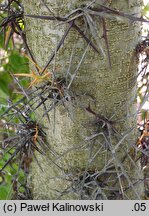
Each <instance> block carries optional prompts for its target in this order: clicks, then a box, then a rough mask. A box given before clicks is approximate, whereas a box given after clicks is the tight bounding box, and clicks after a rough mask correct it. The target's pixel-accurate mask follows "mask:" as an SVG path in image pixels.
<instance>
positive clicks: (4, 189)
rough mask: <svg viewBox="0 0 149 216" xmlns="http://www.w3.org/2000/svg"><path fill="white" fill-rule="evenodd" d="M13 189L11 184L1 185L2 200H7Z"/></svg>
mask: <svg viewBox="0 0 149 216" xmlns="http://www.w3.org/2000/svg"><path fill="white" fill-rule="evenodd" d="M10 190H11V185H0V200H7V199H8V198H9V197H8V196H9V193H10Z"/></svg>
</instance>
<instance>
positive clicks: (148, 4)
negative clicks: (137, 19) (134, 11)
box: [143, 3, 149, 15]
mask: <svg viewBox="0 0 149 216" xmlns="http://www.w3.org/2000/svg"><path fill="white" fill-rule="evenodd" d="M147 12H149V3H147V5H146V6H145V7H144V8H143V14H144V15H146V13H147Z"/></svg>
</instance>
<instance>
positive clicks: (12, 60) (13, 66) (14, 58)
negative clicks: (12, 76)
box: [4, 51, 29, 73]
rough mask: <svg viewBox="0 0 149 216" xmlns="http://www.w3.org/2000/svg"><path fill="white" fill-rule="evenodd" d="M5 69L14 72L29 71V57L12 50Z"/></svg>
mask: <svg viewBox="0 0 149 216" xmlns="http://www.w3.org/2000/svg"><path fill="white" fill-rule="evenodd" d="M4 69H5V70H6V71H9V72H12V73H28V72H29V66H28V59H27V58H26V57H24V56H22V55H20V54H19V53H18V52H17V51H12V52H11V54H10V56H9V63H8V64H7V65H5V66H4Z"/></svg>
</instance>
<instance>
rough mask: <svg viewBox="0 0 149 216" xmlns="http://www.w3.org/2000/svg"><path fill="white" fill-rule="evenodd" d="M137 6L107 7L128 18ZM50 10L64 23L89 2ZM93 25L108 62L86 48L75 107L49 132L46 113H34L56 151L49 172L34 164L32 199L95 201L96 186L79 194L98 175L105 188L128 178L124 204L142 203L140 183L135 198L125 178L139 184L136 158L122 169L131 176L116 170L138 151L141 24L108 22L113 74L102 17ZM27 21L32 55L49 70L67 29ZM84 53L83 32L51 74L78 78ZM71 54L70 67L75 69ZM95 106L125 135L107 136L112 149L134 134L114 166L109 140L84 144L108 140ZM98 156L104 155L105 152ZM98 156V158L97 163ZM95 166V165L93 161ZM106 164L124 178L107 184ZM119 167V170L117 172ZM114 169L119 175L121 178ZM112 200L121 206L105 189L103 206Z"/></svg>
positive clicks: (36, 4)
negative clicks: (133, 149)
mask: <svg viewBox="0 0 149 216" xmlns="http://www.w3.org/2000/svg"><path fill="white" fill-rule="evenodd" d="M135 2H136V3H137V4H135V5H134V1H132V2H131V1H129V4H128V1H123V2H122V1H109V4H110V7H113V8H116V9H120V10H122V9H124V11H125V12H127V11H128V12H129V13H132V14H134V12H136V10H137V11H139V8H140V1H135ZM46 3H47V5H48V7H49V8H50V9H51V10H52V11H53V13H54V14H55V15H59V16H65V15H66V14H68V13H70V12H71V11H72V10H73V9H76V8H81V7H82V5H83V6H84V4H85V5H86V4H87V3H90V1H79V0H78V1H70V0H63V1H60V0H57V1H55V0H50V1H48V0H47V1H46ZM130 3H131V4H130ZM23 4H24V9H25V14H38V15H43V14H44V15H49V12H48V11H47V9H46V7H45V6H44V4H43V3H42V1H40V0H38V1H35V0H33V1H29V0H24V1H23ZM59 6H60V7H59ZM93 20H94V22H96V25H97V26H98V28H99V30H98V34H99V37H100V40H101V44H102V46H103V49H104V50H105V53H106V57H105V58H104V57H103V56H101V55H98V54H97V53H95V51H94V50H93V49H92V48H91V47H90V46H88V51H87V53H86V55H85V58H84V61H83V63H82V65H81V66H80V69H79V71H78V74H77V76H76V78H75V80H74V82H73V83H72V85H71V88H70V90H71V92H72V94H73V97H74V98H75V100H71V101H66V102H65V106H66V107H67V108H68V110H66V108H65V107H64V106H63V105H58V106H57V107H56V108H55V112H54V111H51V112H49V115H50V119H51V125H49V122H48V120H47V119H46V117H44V118H42V113H43V112H44V111H43V107H40V108H39V109H38V110H36V116H37V117H38V119H39V121H40V123H41V124H43V125H44V127H45V128H48V130H47V131H46V132H47V140H48V143H49V147H50V150H49V152H47V155H46V157H42V156H40V155H37V158H38V160H39V162H40V164H41V166H42V168H43V171H41V170H40V168H39V167H38V165H37V164H36V162H34V163H33V165H32V169H31V174H30V182H31V183H30V184H31V187H32V193H33V198H34V199H57V198H59V199H95V198H97V197H95V194H96V193H94V192H93V191H94V190H95V188H96V189H97V182H96V184H95V187H93V189H92V192H89V194H88V196H87V194H86V192H82V191H83V189H82V191H81V185H80V184H81V183H80V182H81V181H82V179H81V178H83V177H82V176H83V173H85V172H89V173H96V172H97V171H98V172H99V178H98V181H99V182H98V183H101V182H100V181H103V182H104V181H105V179H106V178H107V177H109V178H111V179H110V181H111V182H113V181H114V178H115V176H117V175H119V174H121V175H122V179H121V181H122V182H123V184H124V185H123V187H124V188H125V189H126V188H128V189H127V190H126V191H123V193H124V195H123V196H122V197H121V196H118V198H123V199H127V198H128V197H129V198H130V199H138V198H139V197H141V194H142V188H143V187H142V184H141V183H139V181H138V183H136V185H134V188H135V190H136V191H134V190H133V189H132V188H131V186H130V182H129V179H127V177H126V176H129V178H130V179H131V178H132V176H133V178H134V179H140V178H141V171H140V170H139V169H140V168H139V166H138V165H137V164H136V167H134V163H132V162H131V160H133V158H131V156H130V158H127V160H125V161H124V162H123V164H122V166H123V169H124V170H125V174H124V173H123V171H124V170H123V169H122V167H121V166H120V164H118V162H117V161H121V160H122V158H123V157H124V156H125V154H126V152H128V151H129V150H130V143H132V144H134V143H135V141H136V129H135V128H136V107H135V100H136V79H135V78H136V73H137V58H136V56H135V52H134V50H135V46H136V45H137V43H138V41H139V40H140V24H139V23H136V22H134V23H131V22H129V21H128V20H127V21H126V20H125V22H122V20H117V19H108V18H105V21H106V26H107V29H108V31H107V36H108V43H109V49H110V58H111V64H112V67H111V68H110V67H109V62H108V57H107V49H106V45H105V41H104V39H102V34H103V30H102V24H101V17H98V18H97V17H96V18H93ZM25 21H26V34H27V42H28V44H29V47H30V48H31V51H32V52H33V54H34V56H35V59H36V61H37V62H38V64H39V65H40V66H41V67H44V66H45V64H46V63H47V61H48V59H49V57H50V55H51V52H52V51H53V50H54V49H55V47H56V45H57V43H58V41H59V40H60V39H61V37H62V35H63V34H64V32H65V30H66V28H67V26H68V24H60V23H58V22H57V21H55V20H54V21H47V20H40V19H33V18H29V17H27V18H25ZM78 25H79V26H80V27H81V29H83V30H85V28H86V26H85V23H84V22H83V21H82V20H81V19H80V20H78ZM86 34H87V35H88V36H91V34H90V32H89V28H87V31H86ZM86 47H87V43H86V41H84V39H83V38H82V37H81V36H80V35H79V34H78V33H77V31H75V30H74V29H72V30H70V32H69V34H68V36H67V38H66V40H65V42H64V44H63V46H62V47H61V49H60V50H59V51H58V53H57V54H56V57H55V58H54V60H53V61H52V63H51V65H50V67H49V70H55V71H56V73H57V74H58V75H60V76H61V77H63V76H64V75H65V74H66V73H67V72H68V69H69V73H72V74H73V72H74V71H75V69H76V67H77V65H78V64H79V61H80V59H81V57H82V55H83V53H84V50H85V49H86ZM72 52H73V56H72V62H70V59H71V54H72ZM49 104H50V102H47V104H46V105H47V107H48V106H49ZM89 105H90V107H91V108H92V109H93V110H94V111H95V112H96V113H98V114H100V115H102V116H105V117H106V118H108V119H109V118H111V117H112V119H111V120H112V121H114V128H115V130H116V131H117V133H119V134H120V135H119V137H118V135H117V136H115V135H114V136H113V135H112V134H111V135H110V134H109V131H108V132H107V133H105V131H104V134H107V139H111V143H112V148H114V146H115V145H117V144H118V143H119V142H120V140H121V139H123V138H122V137H123V136H125V135H127V133H128V131H129V130H131V133H128V136H127V139H124V140H123V141H122V144H121V145H120V148H118V150H116V152H115V154H116V158H117V159H116V158H113V157H114V156H113V155H112V154H110V153H109V152H108V151H110V150H108V147H107V149H106V147H105V148H103V147H102V146H103V143H104V142H105V137H103V135H101V136H97V137H96V139H93V140H91V141H90V142H89V141H86V140H87V139H86V138H87V137H89V136H91V135H93V134H95V133H102V132H103V131H102V129H103V128H100V131H98V130H99V127H98V126H97V125H96V124H94V120H95V116H93V115H92V114H91V113H89V112H87V111H86V108H87V107H88V106H89ZM54 116H55V118H54ZM53 128H54V132H53ZM132 128H133V129H132ZM109 130H110V129H109ZM100 148H101V151H99V149H100ZM98 152H99V153H98ZM96 153H97V155H96ZM93 155H96V156H95V158H94V157H93ZM93 158H94V160H91V159H93ZM114 160H115V161H114ZM105 161H107V163H108V162H110V161H111V167H113V165H114V168H113V172H119V173H117V174H114V175H113V176H112V175H111V177H110V176H108V174H105V176H104V175H103V173H104V172H105V169H106V166H105ZM116 163H117V165H115V164H116ZM107 166H108V167H109V166H110V164H107ZM116 167H117V169H118V170H116ZM132 168H133V169H134V170H132ZM81 175H82V176H81ZM80 176H81V177H80ZM123 176H125V177H123ZM123 178H124V179H123ZM79 179H80V182H79ZM96 180H97V179H96ZM77 183H78V185H77ZM75 184H76V185H75ZM111 184H112V183H111ZM103 185H104V183H103ZM118 185H119V183H117V184H116V186H115V187H116V190H118V191H121V189H119V188H118ZM129 186H130V188H129ZM102 187H103V188H104V186H102V184H101V185H100V187H99V188H100V189H102ZM119 187H120V185H119ZM109 188H110V185H109ZM115 193H116V192H115ZM117 193H118V192H117ZM113 197H114V199H116V198H117V197H116V196H114V195H111V192H110V190H109V191H108V190H107V191H104V189H103V193H102V196H99V197H98V198H100V199H110V198H113Z"/></svg>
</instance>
